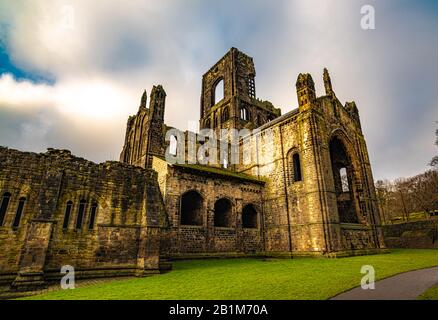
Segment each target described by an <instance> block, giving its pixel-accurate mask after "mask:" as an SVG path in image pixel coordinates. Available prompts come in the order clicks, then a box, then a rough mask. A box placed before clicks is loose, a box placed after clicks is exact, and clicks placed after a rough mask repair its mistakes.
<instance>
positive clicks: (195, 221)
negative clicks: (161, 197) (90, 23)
mask: <svg viewBox="0 0 438 320" xmlns="http://www.w3.org/2000/svg"><path fill="white" fill-rule="evenodd" d="M181 224H182V225H195V226H199V225H202V197H201V195H200V194H199V193H198V192H196V191H193V190H192V191H189V192H186V193H184V194H183V195H182V197H181Z"/></svg>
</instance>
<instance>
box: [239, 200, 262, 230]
mask: <svg viewBox="0 0 438 320" xmlns="http://www.w3.org/2000/svg"><path fill="white" fill-rule="evenodd" d="M257 220H258V219H257V211H256V209H255V208H254V206H253V205H252V204H247V205H246V206H244V207H243V209H242V227H243V228H257V225H258V223H257Z"/></svg>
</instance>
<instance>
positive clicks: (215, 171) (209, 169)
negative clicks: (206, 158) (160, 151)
mask: <svg viewBox="0 0 438 320" xmlns="http://www.w3.org/2000/svg"><path fill="white" fill-rule="evenodd" d="M169 165H170V166H171V167H175V168H181V169H183V170H187V171H196V172H199V173H202V174H206V175H215V176H222V177H227V178H231V179H236V180H240V181H242V180H243V181H249V182H253V183H258V184H261V185H264V184H265V183H266V181H264V180H262V179H260V178H257V177H255V176H252V175H249V174H245V173H240V172H236V171H231V170H226V169H223V168H218V167H214V166H208V165H201V164H177V163H175V164H169Z"/></svg>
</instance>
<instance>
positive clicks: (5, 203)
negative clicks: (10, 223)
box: [0, 192, 11, 226]
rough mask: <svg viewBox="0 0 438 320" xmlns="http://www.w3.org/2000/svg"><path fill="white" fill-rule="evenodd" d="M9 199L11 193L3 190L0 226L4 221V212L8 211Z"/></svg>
mask: <svg viewBox="0 0 438 320" xmlns="http://www.w3.org/2000/svg"><path fill="white" fill-rule="evenodd" d="M10 199H11V194H10V193H9V192H5V193H4V194H3V198H2V204H1V205H0V226H2V225H3V223H4V222H5V217H6V212H7V211H8V206H9V201H10Z"/></svg>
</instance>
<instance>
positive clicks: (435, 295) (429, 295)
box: [418, 285, 438, 300]
mask: <svg viewBox="0 0 438 320" xmlns="http://www.w3.org/2000/svg"><path fill="white" fill-rule="evenodd" d="M418 299H419V300H438V285H436V286H434V287H432V288H430V289H429V290H427V291H426V292H425V293H423V294H422V295H421V296H419V297H418Z"/></svg>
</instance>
